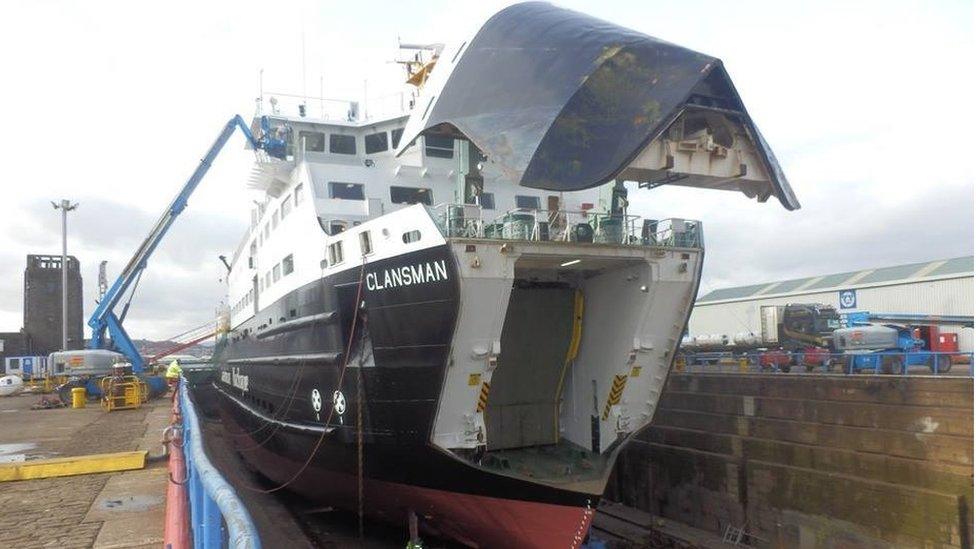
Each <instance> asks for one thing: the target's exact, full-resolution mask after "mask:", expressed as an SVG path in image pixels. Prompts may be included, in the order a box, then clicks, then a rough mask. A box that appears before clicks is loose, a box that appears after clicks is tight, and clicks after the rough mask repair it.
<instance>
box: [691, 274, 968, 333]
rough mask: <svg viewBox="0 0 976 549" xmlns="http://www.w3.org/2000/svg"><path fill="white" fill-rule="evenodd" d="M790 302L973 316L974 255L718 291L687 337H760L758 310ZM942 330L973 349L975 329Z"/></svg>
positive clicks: (700, 309) (699, 309)
mask: <svg viewBox="0 0 976 549" xmlns="http://www.w3.org/2000/svg"><path fill="white" fill-rule="evenodd" d="M787 303H824V304H826V305H833V306H834V307H837V310H838V311H840V312H841V313H844V312H853V311H870V312H875V313H913V314H937V315H968V316H972V315H973V256H967V257H956V258H953V259H944V260H938V261H930V262H927V263H912V264H910V265H895V266H892V267H881V268H878V269H867V270H863V271H852V272H847V273H837V274H829V275H822V276H811V277H807V278H798V279H795V280H783V281H779V282H769V283H765V284H753V285H750V286H739V287H736V288H724V289H721V290H714V291H712V292H709V293H708V294H706V295H704V296H702V297H700V298H698V300H697V301H696V303H695V309H694V311H692V313H691V320H689V322H688V333H689V334H691V335H703V334H727V335H729V336H732V335H733V334H735V333H738V332H754V333H759V331H760V322H761V320H760V316H759V308H760V307H761V306H763V305H786V304H787ZM943 330H944V331H947V332H956V333H958V334H959V348H960V350H962V351H970V352H971V351H972V350H973V330H972V329H971V328H958V327H946V328H944V329H943Z"/></svg>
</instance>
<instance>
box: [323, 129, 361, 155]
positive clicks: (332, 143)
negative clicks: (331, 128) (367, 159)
mask: <svg viewBox="0 0 976 549" xmlns="http://www.w3.org/2000/svg"><path fill="white" fill-rule="evenodd" d="M329 152H331V153H336V154H356V136H354V135H341V134H338V133H334V134H332V135H330V136H329Z"/></svg>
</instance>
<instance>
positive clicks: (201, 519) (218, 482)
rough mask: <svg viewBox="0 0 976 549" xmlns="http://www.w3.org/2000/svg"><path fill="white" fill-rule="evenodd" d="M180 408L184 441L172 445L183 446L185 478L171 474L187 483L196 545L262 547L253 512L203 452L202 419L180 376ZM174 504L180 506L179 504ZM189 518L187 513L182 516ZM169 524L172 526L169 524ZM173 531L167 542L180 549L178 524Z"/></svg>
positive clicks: (201, 548) (196, 547)
mask: <svg viewBox="0 0 976 549" xmlns="http://www.w3.org/2000/svg"><path fill="white" fill-rule="evenodd" d="M179 411H180V417H181V418H182V423H181V430H182V434H181V435H180V436H179V437H178V440H181V441H182V442H181V443H180V444H178V445H177V444H173V445H172V446H180V448H179V449H180V450H181V451H180V452H179V455H178V456H177V457H179V458H183V460H184V461H185V464H186V466H185V469H184V470H183V471H182V472H183V473H184V475H183V476H182V478H171V479H170V482H171V483H175V484H182V485H184V486H185V487H186V490H185V492H184V495H183V496H182V497H185V498H186V499H187V502H188V503H189V515H190V516H189V523H190V532H191V533H192V540H193V547H194V549H213V548H218V547H220V548H223V547H234V548H238V549H260V547H261V540H260V537H259V536H258V533H257V529H256V528H255V526H254V522H253V521H252V520H251V515H250V513H248V511H247V509H246V508H245V507H244V504H243V503H242V502H241V500H240V499H239V498H238V497H237V493H236V492H235V491H234V489H233V488H232V487H231V486H230V484H228V483H227V481H226V480H224V477H223V476H222V475H221V474H220V471H218V470H217V468H216V467H214V466H213V464H212V463H210V460H209V459H208V458H207V455H206V453H205V452H204V449H203V437H202V431H201V429H200V421H199V419H198V417H197V412H196V410H195V409H194V407H193V402H192V401H191V400H190V396H189V391H188V389H187V383H186V379H184V378H181V379H180V384H179ZM171 459H173V456H171ZM172 469H173V468H171V476H173V472H172ZM176 497H180V496H179V495H177V496H176ZM174 507H178V504H175V505H174ZM168 518H169V517H168ZM186 519H187V517H186V516H185V513H184V516H183V518H182V520H183V521H185V520H186ZM167 526H168V528H167V530H169V524H167ZM173 531H174V535H173V537H174V538H175V539H174V540H171V539H170V538H169V537H168V536H166V546H167V548H169V547H173V548H174V549H179V546H180V542H179V538H180V532H179V528H178V527H174V528H173ZM184 537H185V536H184Z"/></svg>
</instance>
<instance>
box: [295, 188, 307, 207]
mask: <svg viewBox="0 0 976 549" xmlns="http://www.w3.org/2000/svg"><path fill="white" fill-rule="evenodd" d="M302 200H305V184H304V183H299V184H298V186H297V187H295V205H296V206H297V205H299V204H301V203H302Z"/></svg>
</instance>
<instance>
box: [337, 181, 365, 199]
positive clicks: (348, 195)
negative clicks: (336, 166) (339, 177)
mask: <svg viewBox="0 0 976 549" xmlns="http://www.w3.org/2000/svg"><path fill="white" fill-rule="evenodd" d="M329 198H338V199H339V200H366V191H365V187H364V186H363V185H362V184H360V183H343V182H340V181H330V182H329Z"/></svg>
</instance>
